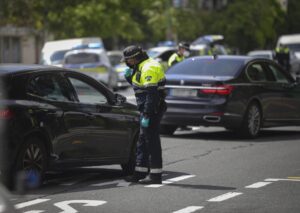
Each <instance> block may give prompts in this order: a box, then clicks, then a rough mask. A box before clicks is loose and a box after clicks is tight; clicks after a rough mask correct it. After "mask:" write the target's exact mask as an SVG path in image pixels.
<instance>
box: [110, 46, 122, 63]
mask: <svg viewBox="0 0 300 213" xmlns="http://www.w3.org/2000/svg"><path fill="white" fill-rule="evenodd" d="M107 56H108V58H109V61H110V63H111V65H112V66H116V65H118V64H120V62H121V59H122V57H123V53H122V51H119V50H112V51H107Z"/></svg>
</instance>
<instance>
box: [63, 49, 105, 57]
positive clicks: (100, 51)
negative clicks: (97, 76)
mask: <svg viewBox="0 0 300 213" xmlns="http://www.w3.org/2000/svg"><path fill="white" fill-rule="evenodd" d="M78 53H94V54H98V55H101V54H103V53H105V50H104V49H77V50H69V51H68V52H66V54H65V56H64V57H67V56H69V55H74V54H78Z"/></svg>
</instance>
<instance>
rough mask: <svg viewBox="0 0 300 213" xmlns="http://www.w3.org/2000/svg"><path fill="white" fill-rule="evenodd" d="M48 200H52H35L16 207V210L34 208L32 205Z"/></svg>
mask: <svg viewBox="0 0 300 213" xmlns="http://www.w3.org/2000/svg"><path fill="white" fill-rule="evenodd" d="M48 200H50V199H35V200H31V201H27V202H24V203H19V204H16V205H15V207H16V209H21V208H25V207H27V206H32V205H35V204H39V203H43V202H46V201H48Z"/></svg>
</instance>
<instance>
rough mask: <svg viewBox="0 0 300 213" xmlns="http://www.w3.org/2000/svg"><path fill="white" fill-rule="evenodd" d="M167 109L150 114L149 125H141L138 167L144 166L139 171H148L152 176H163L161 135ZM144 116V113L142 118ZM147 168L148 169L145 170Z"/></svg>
mask: <svg viewBox="0 0 300 213" xmlns="http://www.w3.org/2000/svg"><path fill="white" fill-rule="evenodd" d="M164 112H165V110H162V111H160V112H158V113H157V114H153V115H151V116H150V124H149V127H147V128H145V127H142V126H141V127H140V135H139V141H138V144H137V159H136V167H137V168H142V169H141V170H137V168H136V171H137V172H141V173H147V172H149V170H150V175H151V176H154V177H155V176H158V177H161V173H162V149H161V141H160V136H159V129H160V121H161V119H162V116H163V114H164ZM141 118H142V114H141V116H140V119H141ZM145 169H146V170H145Z"/></svg>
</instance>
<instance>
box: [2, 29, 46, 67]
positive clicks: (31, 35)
mask: <svg viewBox="0 0 300 213" xmlns="http://www.w3.org/2000/svg"><path fill="white" fill-rule="evenodd" d="M41 38H42V37H41V35H40V34H39V33H38V32H37V31H35V30H32V29H30V28H25V27H14V26H4V27H0V63H25V64H35V63H38V62H39V60H40V49H41V46H42V39H41Z"/></svg>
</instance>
